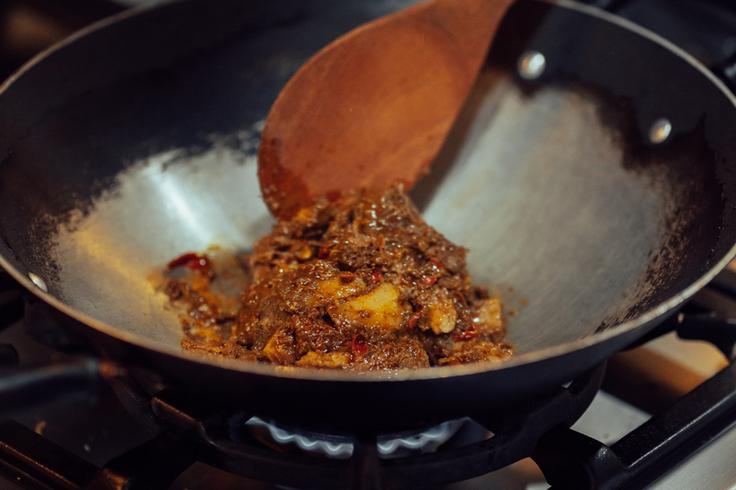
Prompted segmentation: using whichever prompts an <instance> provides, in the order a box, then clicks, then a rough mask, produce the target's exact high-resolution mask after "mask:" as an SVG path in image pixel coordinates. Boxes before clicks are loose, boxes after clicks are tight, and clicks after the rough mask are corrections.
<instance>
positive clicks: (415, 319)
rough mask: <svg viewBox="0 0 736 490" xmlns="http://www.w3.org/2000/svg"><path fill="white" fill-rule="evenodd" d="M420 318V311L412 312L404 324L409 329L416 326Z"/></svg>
mask: <svg viewBox="0 0 736 490" xmlns="http://www.w3.org/2000/svg"><path fill="white" fill-rule="evenodd" d="M420 318H422V314H421V313H419V312H416V313H414V314H412V315H411V316H410V317H409V320H408V321H407V322H406V326H407V327H409V328H410V329H412V328H414V327H416V326H417V322H419V319H420Z"/></svg>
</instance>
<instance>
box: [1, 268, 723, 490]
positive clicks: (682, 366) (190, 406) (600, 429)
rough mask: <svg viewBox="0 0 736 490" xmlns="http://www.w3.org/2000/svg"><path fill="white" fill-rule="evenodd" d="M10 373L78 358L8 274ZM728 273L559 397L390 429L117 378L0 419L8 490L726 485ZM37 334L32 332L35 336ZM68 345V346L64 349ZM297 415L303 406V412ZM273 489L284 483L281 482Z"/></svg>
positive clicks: (6, 357)
mask: <svg viewBox="0 0 736 490" xmlns="http://www.w3.org/2000/svg"><path fill="white" fill-rule="evenodd" d="M1 298H2V310H1V311H2V314H3V317H4V319H5V320H6V323H5V329H4V331H3V333H2V335H0V343H1V348H0V352H2V359H3V363H4V364H6V365H7V364H14V363H17V362H20V365H21V366H25V365H27V366H31V365H33V364H34V363H36V362H40V361H44V360H48V359H49V358H54V357H61V356H66V357H68V356H74V355H79V354H80V353H81V352H84V347H83V346H82V345H78V344H76V343H75V340H74V339H73V338H69V337H68V336H67V334H66V333H64V332H61V331H56V330H54V329H53V328H48V327H49V325H50V323H49V322H48V321H43V319H44V318H46V319H47V320H48V318H50V317H44V312H45V310H46V309H47V307H46V306H45V305H43V304H39V303H37V302H34V301H33V300H30V299H29V298H24V294H23V293H22V292H21V291H19V290H18V288H17V286H15V285H14V284H12V281H10V280H8V279H7V278H6V279H5V281H4V285H3V292H2V295H1ZM734 315H736V272H734V271H732V270H727V271H725V272H723V273H722V274H721V275H720V276H718V278H717V279H716V280H714V281H713V283H711V284H710V285H709V286H708V287H707V288H706V289H704V290H703V291H702V292H700V293H699V294H698V295H697V296H696V297H695V298H694V300H693V301H691V302H690V303H689V304H688V305H687V306H686V307H685V308H683V309H682V310H681V311H680V313H679V314H678V315H676V316H675V317H674V318H673V319H672V320H670V321H668V322H667V323H666V324H664V325H663V326H662V327H660V328H658V330H657V331H655V332H654V333H653V334H652V335H651V336H650V337H649V338H648V339H646V340H644V341H643V342H642V344H641V345H639V346H636V347H633V348H632V349H630V350H627V351H625V352H621V353H619V354H618V355H616V356H615V357H613V358H612V359H610V360H609V361H608V363H607V365H605V364H604V365H600V366H598V367H597V368H595V369H593V370H592V371H590V372H588V373H586V374H584V375H583V376H581V377H579V378H578V379H575V380H572V381H571V382H570V383H569V384H567V385H565V386H562V387H560V388H559V390H558V391H557V392H556V393H553V394H550V395H546V396H543V397H540V398H538V399H536V400H530V401H529V402H527V403H525V404H523V405H519V406H516V407H514V409H513V411H509V412H505V413H489V414H487V416H485V417H484V416H477V415H476V416H475V417H474V419H472V420H471V419H469V418H466V419H458V420H453V421H447V422H446V423H444V424H441V425H439V426H434V427H428V428H426V429H423V430H413V431H407V432H404V433H399V434H365V433H355V434H345V433H325V432H314V431H310V430H306V429H302V428H299V427H293V426H287V425H282V424H280V423H279V422H278V421H271V420H263V419H260V418H257V417H254V416H252V414H250V413H249V412H248V411H247V407H238V408H236V409H233V408H231V407H213V406H210V405H209V404H208V403H207V400H197V399H191V398H187V397H184V396H182V395H181V393H178V392H177V391H176V389H175V388H166V389H163V390H161V391H159V392H158V393H156V394H155V395H154V396H149V395H147V393H148V392H150V391H151V390H150V388H147V389H142V387H141V386H140V381H139V380H134V379H132V378H129V377H127V376H120V377H116V378H114V380H113V381H112V382H111V383H110V384H109V385H106V386H103V387H101V389H100V390H99V395H98V396H97V397H95V398H81V399H76V400H66V401H63V402H57V403H54V404H47V405H43V406H41V407H38V408H33V409H29V410H27V411H24V412H23V413H17V414H14V415H13V417H12V418H11V419H9V420H6V421H4V422H2V423H0V475H2V480H0V481H2V488H90V487H91V488H109V487H115V488H182V489H184V488H188V489H196V488H230V487H232V488H259V489H260V488H284V487H286V488H370V489H378V488H427V487H429V488H435V487H437V486H438V485H447V488H453V489H474V488H546V487H547V485H548V484H550V483H551V484H552V487H553V488H640V487H643V486H645V485H648V484H652V485H653V488H693V485H694V482H697V487H698V488H719V489H720V488H732V487H733V488H736V486H735V485H736V468H734V467H733V465H731V464H730V460H731V458H732V457H733V455H734V454H736V453H735V452H734V451H736V428H734V426H735V425H736V364H734V363H732V354H733V346H734V343H736V326H735V325H732V324H731V322H729V321H727V320H724V318H733V316H734ZM39 326H42V328H39ZM62 352H63V353H62ZM297 408H298V407H297ZM278 485H282V486H278Z"/></svg>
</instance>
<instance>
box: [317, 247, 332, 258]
mask: <svg viewBox="0 0 736 490" xmlns="http://www.w3.org/2000/svg"><path fill="white" fill-rule="evenodd" d="M329 256H330V247H328V246H327V245H322V246H321V247H319V250H318V251H317V257H318V258H320V259H326V258H327V257H329Z"/></svg>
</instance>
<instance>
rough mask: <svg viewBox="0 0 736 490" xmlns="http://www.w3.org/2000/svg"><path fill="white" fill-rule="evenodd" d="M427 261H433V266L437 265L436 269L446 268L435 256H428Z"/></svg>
mask: <svg viewBox="0 0 736 490" xmlns="http://www.w3.org/2000/svg"><path fill="white" fill-rule="evenodd" d="M429 261H430V262H431V263H433V264H434V265H435V266H437V268H438V269H446V267H445V264H443V263H442V262H440V260H439V259H438V258H436V257H430V258H429Z"/></svg>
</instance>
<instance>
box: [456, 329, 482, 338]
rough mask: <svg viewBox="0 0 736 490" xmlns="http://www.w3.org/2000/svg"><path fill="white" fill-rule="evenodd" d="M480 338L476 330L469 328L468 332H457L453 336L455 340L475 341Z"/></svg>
mask: <svg viewBox="0 0 736 490" xmlns="http://www.w3.org/2000/svg"><path fill="white" fill-rule="evenodd" d="M477 336H478V331H477V330H475V329H474V328H469V329H467V330H463V331H462V332H456V333H455V335H453V338H454V339H455V340H470V339H474V338H475V337H477Z"/></svg>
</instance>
